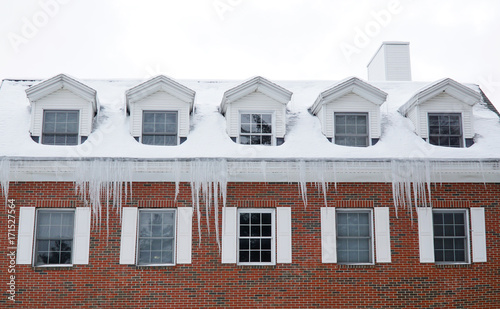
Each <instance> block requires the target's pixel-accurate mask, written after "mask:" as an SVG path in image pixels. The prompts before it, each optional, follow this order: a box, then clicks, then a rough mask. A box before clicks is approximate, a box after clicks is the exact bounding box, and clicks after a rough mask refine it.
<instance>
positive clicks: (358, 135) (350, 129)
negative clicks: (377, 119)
mask: <svg viewBox="0 0 500 309" xmlns="http://www.w3.org/2000/svg"><path fill="white" fill-rule="evenodd" d="M335 144H337V145H343V146H356V147H366V146H368V145H369V141H368V113H335Z"/></svg>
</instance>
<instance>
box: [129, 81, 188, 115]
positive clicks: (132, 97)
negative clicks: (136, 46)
mask: <svg viewBox="0 0 500 309" xmlns="http://www.w3.org/2000/svg"><path fill="white" fill-rule="evenodd" d="M157 91H165V92H167V93H169V94H171V95H173V96H174V97H176V98H178V99H179V100H181V101H184V102H186V103H189V106H190V108H189V111H190V112H191V111H192V110H193V106H194V97H195V94H196V92H195V91H194V90H191V89H189V88H188V87H186V86H184V85H182V84H180V83H178V82H176V81H175V80H173V79H171V78H168V77H166V76H164V75H159V76H156V77H154V78H151V79H149V80H147V81H145V82H143V83H141V84H139V85H137V86H135V87H133V88H130V89H129V90H127V91H126V92H125V98H126V102H127V110H130V104H132V103H135V102H137V101H140V100H142V99H144V98H145V97H147V96H149V95H151V94H153V93H155V92H157Z"/></svg>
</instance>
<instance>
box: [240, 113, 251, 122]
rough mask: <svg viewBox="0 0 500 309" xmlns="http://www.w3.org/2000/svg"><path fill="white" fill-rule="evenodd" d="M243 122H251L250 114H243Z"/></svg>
mask: <svg viewBox="0 0 500 309" xmlns="http://www.w3.org/2000/svg"><path fill="white" fill-rule="evenodd" d="M241 123H250V114H241Z"/></svg>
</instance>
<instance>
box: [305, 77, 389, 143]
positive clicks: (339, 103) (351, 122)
mask: <svg viewBox="0 0 500 309" xmlns="http://www.w3.org/2000/svg"><path fill="white" fill-rule="evenodd" d="M386 98H387V93H385V92H383V91H382V90H380V89H378V88H375V87H373V86H372V85H370V84H368V83H367V82H364V81H362V80H360V79H359V78H356V77H352V78H349V79H346V80H344V81H341V82H339V83H337V84H336V85H334V86H333V87H331V88H329V89H327V90H325V91H323V92H322V93H320V95H319V96H318V98H317V99H316V101H315V102H314V104H313V105H312V106H311V107H310V108H309V111H310V112H311V114H313V115H315V116H317V117H318V118H319V121H320V123H321V131H322V132H323V134H325V136H326V138H327V139H328V140H329V141H331V142H332V143H335V144H337V145H342V146H352V147H367V146H371V145H375V144H376V143H377V142H378V140H379V139H380V131H381V130H380V105H381V104H383V103H384V102H385V100H386Z"/></svg>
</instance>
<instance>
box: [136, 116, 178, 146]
mask: <svg viewBox="0 0 500 309" xmlns="http://www.w3.org/2000/svg"><path fill="white" fill-rule="evenodd" d="M177 131H178V130H177V112H176V111H174V112H160V111H155V112H151V111H143V116H142V143H143V144H146V145H161V146H165V145H177Z"/></svg>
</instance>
